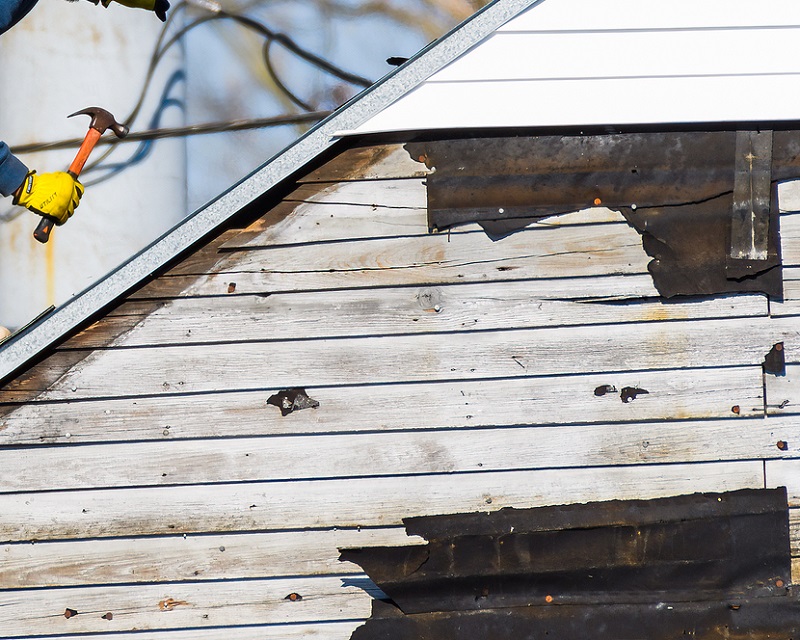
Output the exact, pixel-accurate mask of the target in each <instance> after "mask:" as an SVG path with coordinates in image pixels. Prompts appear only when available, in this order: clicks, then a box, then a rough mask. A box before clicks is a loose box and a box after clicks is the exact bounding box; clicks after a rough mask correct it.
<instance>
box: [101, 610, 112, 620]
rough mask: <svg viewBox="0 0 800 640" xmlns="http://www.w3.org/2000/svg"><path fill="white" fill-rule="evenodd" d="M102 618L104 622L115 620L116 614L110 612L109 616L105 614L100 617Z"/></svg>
mask: <svg viewBox="0 0 800 640" xmlns="http://www.w3.org/2000/svg"><path fill="white" fill-rule="evenodd" d="M100 617H101V618H103V620H113V619H114V614H113V613H111V612H110V611H109V612H108V613H107V614H105V615H104V616H100Z"/></svg>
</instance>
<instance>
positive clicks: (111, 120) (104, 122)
mask: <svg viewBox="0 0 800 640" xmlns="http://www.w3.org/2000/svg"><path fill="white" fill-rule="evenodd" d="M84 114H85V115H87V116H90V117H91V119H92V121H91V122H90V123H89V128H90V129H95V130H96V131H99V132H100V133H101V134H103V133H105V132H106V130H107V129H111V130H112V131H113V132H114V134H115V135H116V136H117V137H118V138H124V137H125V136H127V135H128V127H126V126H125V125H124V124H120V123H119V122H117V120H116V118H115V117H114V116H112V115H111V114H110V113H109V112H108V111H106V110H105V109H102V108H100V107H87V108H86V109H81V110H80V111H76V112H75V113H71V114H70V115H68V116H67V117H68V118H71V117H72V116H80V115H84Z"/></svg>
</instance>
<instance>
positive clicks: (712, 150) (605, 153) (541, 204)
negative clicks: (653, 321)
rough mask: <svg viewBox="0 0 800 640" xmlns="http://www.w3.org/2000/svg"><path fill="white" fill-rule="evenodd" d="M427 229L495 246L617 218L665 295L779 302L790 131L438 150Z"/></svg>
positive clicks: (419, 150)
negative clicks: (469, 227)
mask: <svg viewBox="0 0 800 640" xmlns="http://www.w3.org/2000/svg"><path fill="white" fill-rule="evenodd" d="M406 149H407V151H408V152H409V155H410V156H411V157H412V158H414V159H416V160H418V161H420V162H424V163H425V164H426V166H427V167H428V168H429V169H431V171H432V173H431V175H430V176H429V177H428V180H427V182H428V212H429V219H428V220H429V225H430V227H431V228H432V229H437V230H444V229H449V228H452V227H453V226H454V225H459V224H464V223H476V222H477V223H479V224H480V225H481V226H482V227H483V228H484V229H485V230H486V232H487V233H488V234H489V235H490V236H491V237H492V238H495V239H497V238H500V237H504V236H506V235H507V234H509V233H513V232H515V231H518V230H520V229H522V228H525V227H526V226H528V225H529V224H531V223H532V222H535V221H537V220H542V219H545V218H548V217H550V216H554V215H559V214H563V213H567V212H572V211H579V210H582V209H587V208H590V207H600V206H602V207H605V208H607V209H611V210H613V211H618V212H619V213H621V214H622V215H623V216H624V217H625V220H627V221H628V223H629V224H630V225H631V226H632V227H633V228H635V229H636V230H637V231H638V232H639V233H640V234H641V236H642V243H643V247H644V250H645V251H646V253H647V254H648V255H649V256H650V257H651V258H653V259H652V261H651V262H650V264H649V265H648V270H649V272H650V273H651V274H652V276H653V280H654V284H655V287H656V288H657V289H658V291H659V293H660V294H661V295H662V296H664V297H667V298H669V297H673V296H675V295H700V294H719V293H730V292H748V291H754V292H762V293H766V294H768V295H770V296H771V297H773V298H774V299H778V300H779V299H781V298H782V295H783V289H782V279H781V269H780V252H779V246H780V242H779V239H780V235H779V228H778V222H779V218H778V202H777V185H778V183H779V182H781V181H785V180H791V179H795V178H798V177H800V158H799V153H800V134H798V132H796V131H775V132H772V131H762V132H756V131H677V132H638V133H615V134H598V135H583V134H580V135H578V134H576V135H544V136H527V135H522V136H517V137H513V138H509V137H503V138H474V139H458V140H435V141H430V142H423V143H413V144H408V145H407V146H406Z"/></svg>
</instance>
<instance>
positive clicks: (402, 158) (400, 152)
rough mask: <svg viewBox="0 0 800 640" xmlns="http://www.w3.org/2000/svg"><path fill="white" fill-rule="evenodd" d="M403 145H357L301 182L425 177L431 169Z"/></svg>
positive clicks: (301, 179)
mask: <svg viewBox="0 0 800 640" xmlns="http://www.w3.org/2000/svg"><path fill="white" fill-rule="evenodd" d="M404 146H405V145H403V144H376V145H367V146H354V147H352V148H350V149H345V150H344V151H343V152H342V153H340V154H339V155H338V156H336V157H335V158H333V159H332V160H330V161H329V162H326V163H325V164H324V165H322V166H321V167H319V168H318V169H315V170H313V171H311V172H310V173H309V174H307V175H305V176H303V177H302V178H300V182H348V181H355V180H387V179H392V178H423V177H425V176H426V175H428V173H429V171H428V168H427V167H426V166H425V164H424V163H423V162H418V161H417V160H416V159H413V158H412V157H411V156H410V155H409V154H408V152H407V151H406V150H405V148H404Z"/></svg>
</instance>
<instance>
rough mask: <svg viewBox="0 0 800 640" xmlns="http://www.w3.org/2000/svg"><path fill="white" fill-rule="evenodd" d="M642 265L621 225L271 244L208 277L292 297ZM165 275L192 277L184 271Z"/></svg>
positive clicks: (634, 238) (638, 269)
mask: <svg viewBox="0 0 800 640" xmlns="http://www.w3.org/2000/svg"><path fill="white" fill-rule="evenodd" d="M649 261H650V258H649V257H648V256H647V255H646V254H645V252H644V250H643V249H642V242H641V239H640V237H639V234H638V233H637V232H636V231H634V230H633V229H632V228H631V227H629V226H628V225H627V224H623V223H620V224H600V225H586V226H580V225H574V226H573V225H569V226H563V227H554V226H534V227H529V228H526V229H525V230H523V231H520V232H518V233H515V234H513V235H511V236H508V237H506V238H503V239H502V240H498V241H496V242H493V241H492V240H491V239H490V238H489V237H488V236H487V235H486V234H485V233H483V232H482V231H472V232H464V233H456V234H447V233H439V234H430V235H423V236H415V237H411V238H404V237H398V238H377V239H366V240H356V241H352V242H334V243H329V244H323V245H316V244H310V245H305V244H298V245H296V246H277V247H271V248H263V249H261V250H257V251H248V252H244V253H241V252H234V254H233V255H230V256H228V257H227V258H226V259H223V260H221V261H219V262H218V263H217V264H216V265H215V266H214V267H213V270H212V273H211V274H209V275H213V274H215V273H224V274H231V275H233V274H246V273H256V274H259V275H260V277H261V278H262V284H263V288H262V289H261V291H269V290H271V289H272V290H288V291H294V290H304V289H305V290H321V289H326V288H342V287H354V288H360V287H367V286H379V285H383V286H387V285H402V284H418V283H424V282H466V281H470V280H483V279H485V278H486V277H487V275H486V274H487V272H488V273H493V274H495V278H498V279H499V276H497V275H496V274H497V273H501V274H504V275H503V279H512V280H520V279H528V278H567V277H578V276H580V277H596V276H602V275H621V274H639V273H646V272H647V264H648V262H649ZM190 268H191V267H190ZM170 273H172V274H174V275H195V274H196V272H195V273H194V274H192V273H187V272H186V267H180V268H176V269H175V270H173V271H172V272H170ZM197 275H204V274H197ZM354 276H355V277H354ZM201 282H202V280H201ZM195 292H196V293H201V292H202V289H199V288H198V290H197V291H195ZM211 293H220V292H219V291H218V290H217V291H216V292H211Z"/></svg>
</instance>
